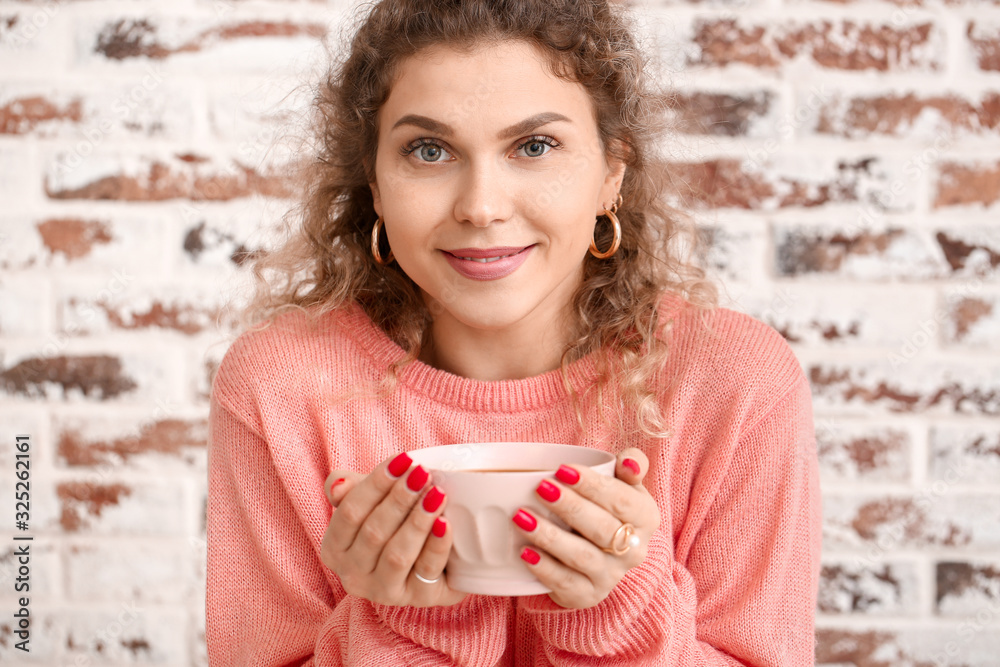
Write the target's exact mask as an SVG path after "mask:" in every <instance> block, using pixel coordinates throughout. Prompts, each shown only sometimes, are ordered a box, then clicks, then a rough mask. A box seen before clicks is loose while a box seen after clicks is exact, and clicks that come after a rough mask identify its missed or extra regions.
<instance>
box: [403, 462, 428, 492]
mask: <svg viewBox="0 0 1000 667" xmlns="http://www.w3.org/2000/svg"><path fill="white" fill-rule="evenodd" d="M429 476H430V473H428V472H427V471H426V470H424V468H423V466H417V467H416V468H414V469H413V470H412V471H411V472H410V476H409V477H407V478H406V488H408V489H409V490H410V491H419V490H420V489H422V488H424V484H426V483H427V478H428V477H429Z"/></svg>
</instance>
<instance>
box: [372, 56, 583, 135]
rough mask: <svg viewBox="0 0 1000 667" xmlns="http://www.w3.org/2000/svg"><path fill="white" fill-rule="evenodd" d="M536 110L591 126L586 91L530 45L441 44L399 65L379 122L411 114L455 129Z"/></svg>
mask: <svg viewBox="0 0 1000 667" xmlns="http://www.w3.org/2000/svg"><path fill="white" fill-rule="evenodd" d="M540 111H555V112H558V113H561V114H563V115H565V116H568V117H570V118H571V119H572V120H573V121H574V123H580V124H588V123H589V124H591V125H594V126H595V127H596V113H595V109H594V104H593V101H592V100H591V97H590V93H588V92H587V90H586V88H584V87H583V86H582V85H581V84H579V83H576V82H573V81H569V80H567V79H563V78H560V77H557V76H556V75H555V74H553V73H552V71H551V65H550V62H549V59H548V58H547V57H546V56H545V55H544V54H542V53H541V52H539V50H538V49H537V48H536V47H535V46H533V45H532V44H529V43H527V42H523V41H503V42H498V43H488V44H486V43H484V44H478V45H476V46H475V47H473V48H472V49H471V50H468V51H466V50H458V49H455V48H453V47H450V46H443V45H441V46H433V47H428V48H426V49H423V50H421V51H420V52H418V53H416V54H414V55H413V56H411V57H409V58H406V59H405V60H403V61H402V62H401V63H400V64H399V66H398V68H397V72H396V77H395V80H394V82H393V84H392V88H391V90H390V93H389V97H388V98H387V99H386V101H385V103H384V104H383V105H382V108H381V109H380V110H379V117H380V123H379V125H380V127H383V128H385V129H386V130H389V129H390V128H391V127H392V124H393V123H394V122H395V119H397V118H399V117H400V116H403V115H405V114H410V113H415V114H423V115H427V116H432V117H434V118H435V119H437V120H441V121H443V122H445V123H447V124H448V125H451V126H453V127H455V128H456V129H461V128H462V127H468V128H469V129H482V128H485V127H491V126H494V125H500V124H509V123H511V122H516V121H517V120H521V119H522V118H524V117H527V116H530V115H533V114H535V113H537V112H540ZM386 123H388V124H386Z"/></svg>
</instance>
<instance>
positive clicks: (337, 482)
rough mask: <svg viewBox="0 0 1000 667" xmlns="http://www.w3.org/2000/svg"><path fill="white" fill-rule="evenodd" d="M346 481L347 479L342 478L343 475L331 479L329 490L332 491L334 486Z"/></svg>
mask: <svg viewBox="0 0 1000 667" xmlns="http://www.w3.org/2000/svg"><path fill="white" fill-rule="evenodd" d="M346 481H347V480H346V479H344V478H343V477H341V478H339V479H336V480H334V481H333V484H331V485H330V490H331V491H333V490H334V488H336V487H338V486H340V485H341V484H343V483H344V482H346Z"/></svg>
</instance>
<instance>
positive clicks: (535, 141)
mask: <svg viewBox="0 0 1000 667" xmlns="http://www.w3.org/2000/svg"><path fill="white" fill-rule="evenodd" d="M526 146H528V147H530V149H533V150H529V155H528V157H541V156H543V155H545V154H546V153H549V152H550V151H542V152H541V153H535V152H534V149H540V148H541V147H542V146H548V147H549V148H553V149H554V148H561V146H560V145H559V143H558V142H557V141H556V140H555V139H552V138H550V137H530V138H529V139H528V140H527V141H525V142H524V143H523V144H521V145H520V146H518V147H517V150H521V149H522V148H524V147H526Z"/></svg>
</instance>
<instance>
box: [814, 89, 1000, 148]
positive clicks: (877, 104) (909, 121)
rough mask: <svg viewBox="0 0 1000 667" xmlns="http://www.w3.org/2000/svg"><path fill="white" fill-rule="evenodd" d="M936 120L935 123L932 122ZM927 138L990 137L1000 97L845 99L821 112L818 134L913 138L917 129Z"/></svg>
mask: <svg viewBox="0 0 1000 667" xmlns="http://www.w3.org/2000/svg"><path fill="white" fill-rule="evenodd" d="M932 119H933V122H931V120H932ZM918 125H919V126H920V129H921V131H922V132H923V133H925V134H930V135H931V136H936V135H937V134H939V133H941V132H944V131H956V130H964V131H966V132H968V133H973V134H981V135H990V134H992V133H993V132H995V131H996V130H997V128H998V127H1000V95H998V94H996V93H988V94H985V95H982V96H980V97H979V98H973V99H966V98H962V97H958V96H955V95H933V96H920V95H917V94H915V93H908V94H905V95H902V94H899V95H874V96H856V97H851V96H849V95H842V96H841V97H839V98H837V99H834V100H832V101H831V102H830V104H828V105H827V106H825V107H823V109H822V111H821V112H820V115H819V118H818V121H817V124H816V132H818V133H820V134H832V135H837V136H844V137H851V138H855V139H857V138H864V137H868V136H872V135H888V136H896V137H901V136H910V135H912V134H914V132H915V131H916V128H917V126H918Z"/></svg>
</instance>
